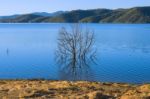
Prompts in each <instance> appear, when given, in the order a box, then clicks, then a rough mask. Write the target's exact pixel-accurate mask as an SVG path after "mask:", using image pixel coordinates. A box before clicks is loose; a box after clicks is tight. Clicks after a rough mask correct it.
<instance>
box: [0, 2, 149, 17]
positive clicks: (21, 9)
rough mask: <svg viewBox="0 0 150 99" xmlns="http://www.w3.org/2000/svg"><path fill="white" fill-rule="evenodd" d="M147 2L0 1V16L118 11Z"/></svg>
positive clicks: (147, 3) (140, 5) (143, 4)
mask: <svg viewBox="0 0 150 99" xmlns="http://www.w3.org/2000/svg"><path fill="white" fill-rule="evenodd" d="M149 5H150V1H148V0H142V1H141V0H132V1H131V0H126V1H121V0H105V1H103V0H95V1H94V2H93V1H92V0H65V1H64V2H62V1H61V0H22V1H21V0H11V1H10V0H1V3H0V9H1V11H0V16H7V15H14V14H25V13H33V12H48V13H52V12H56V11H71V10H77V9H82V10H86V9H97V8H106V9H118V8H132V7H143V6H149Z"/></svg>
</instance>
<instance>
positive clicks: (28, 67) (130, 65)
mask: <svg viewBox="0 0 150 99" xmlns="http://www.w3.org/2000/svg"><path fill="white" fill-rule="evenodd" d="M70 25H71V24H67V23H50V24H44V23H40V24H35V23H33V24H30V23H29V24H24V23H22V24H0V79H33V78H38V79H40V78H44V79H52V80H69V79H67V77H64V78H62V75H63V74H62V73H60V70H59V66H57V64H56V62H55V54H54V53H55V50H56V47H57V38H58V31H59V29H60V28H61V27H66V28H68V29H69V27H70ZM85 26H87V27H89V28H90V29H92V30H94V32H95V35H96V42H95V46H96V47H97V62H98V63H97V64H95V65H92V66H91V67H90V72H91V74H92V75H90V76H89V77H86V76H85V78H83V80H89V81H101V82H127V83H148V82H150V24H82V27H85Z"/></svg>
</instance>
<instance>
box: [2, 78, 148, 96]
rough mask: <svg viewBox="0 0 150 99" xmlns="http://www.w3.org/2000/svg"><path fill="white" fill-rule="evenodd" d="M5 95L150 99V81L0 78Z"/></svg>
mask: <svg viewBox="0 0 150 99" xmlns="http://www.w3.org/2000/svg"><path fill="white" fill-rule="evenodd" d="M0 98H2V99H12V98H15V99H16V98H17V99H18V98H19V99H20V98H21V99H28V98H32V99H37V98H38V99H39V98H40V99H49V98H54V99H57V98H59V99H72V98H75V99H95V98H96V99H149V98H150V84H142V85H137V84H127V83H111V82H89V81H58V80H45V79H44V80H41V79H29V80H0Z"/></svg>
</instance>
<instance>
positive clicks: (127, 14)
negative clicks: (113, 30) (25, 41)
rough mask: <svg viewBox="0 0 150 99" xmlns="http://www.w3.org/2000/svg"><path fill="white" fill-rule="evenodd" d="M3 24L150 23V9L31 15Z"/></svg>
mask: <svg viewBox="0 0 150 99" xmlns="http://www.w3.org/2000/svg"><path fill="white" fill-rule="evenodd" d="M0 22H1V23H31V22H33V23H42V22H44V23H48V22H67V23H75V22H86V23H87V22H88V23H150V7H135V8H130V9H116V10H111V9H92V10H73V11H67V12H62V11H60V12H56V13H54V14H53V15H51V14H48V13H31V14H24V15H19V16H16V17H13V18H10V17H8V18H1V19H0Z"/></svg>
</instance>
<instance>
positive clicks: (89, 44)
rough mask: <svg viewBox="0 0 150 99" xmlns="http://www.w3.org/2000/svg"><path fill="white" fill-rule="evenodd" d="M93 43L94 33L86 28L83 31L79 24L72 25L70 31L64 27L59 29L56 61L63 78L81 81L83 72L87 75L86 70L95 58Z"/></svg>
mask: <svg viewBox="0 0 150 99" xmlns="http://www.w3.org/2000/svg"><path fill="white" fill-rule="evenodd" d="M94 42H95V37H94V32H93V31H91V30H89V29H88V28H85V29H84V30H83V29H82V28H81V26H80V25H79V24H75V25H73V26H72V27H71V30H70V31H67V30H66V28H64V27H63V28H61V29H60V31H59V38H58V47H57V50H56V61H57V63H58V64H59V66H60V69H61V72H65V73H66V75H65V76H68V75H69V76H70V77H71V78H72V80H78V79H80V80H81V78H80V77H81V76H82V74H83V72H84V73H88V70H87V69H88V68H89V67H90V64H92V63H95V61H94V60H95V58H96V50H95V48H94Z"/></svg>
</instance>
